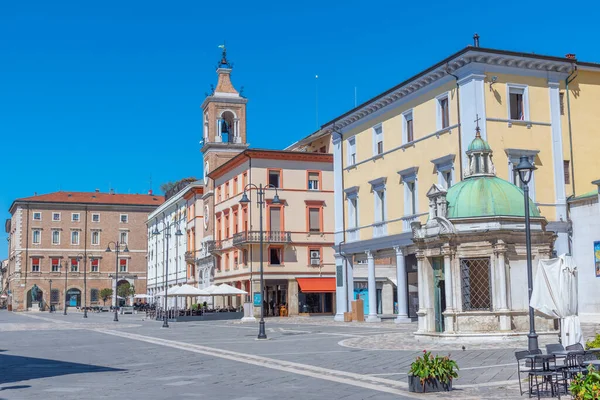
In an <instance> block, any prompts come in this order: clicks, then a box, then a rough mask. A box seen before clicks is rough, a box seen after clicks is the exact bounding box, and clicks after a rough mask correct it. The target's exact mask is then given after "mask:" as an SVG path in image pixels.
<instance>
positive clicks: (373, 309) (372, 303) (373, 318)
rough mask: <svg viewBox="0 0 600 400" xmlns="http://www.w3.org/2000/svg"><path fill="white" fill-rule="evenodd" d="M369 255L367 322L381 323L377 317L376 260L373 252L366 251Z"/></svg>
mask: <svg viewBox="0 0 600 400" xmlns="http://www.w3.org/2000/svg"><path fill="white" fill-rule="evenodd" d="M365 253H366V254H367V267H368V271H369V278H368V290H369V315H368V316H367V319H366V321H367V322H379V321H381V320H380V319H379V317H378V316H377V284H376V282H375V258H374V257H373V253H372V252H371V251H366V252H365Z"/></svg>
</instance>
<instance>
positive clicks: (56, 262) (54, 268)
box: [52, 258, 60, 272]
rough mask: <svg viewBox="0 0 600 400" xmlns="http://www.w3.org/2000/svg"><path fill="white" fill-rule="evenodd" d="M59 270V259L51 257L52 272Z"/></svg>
mask: <svg viewBox="0 0 600 400" xmlns="http://www.w3.org/2000/svg"><path fill="white" fill-rule="evenodd" d="M59 271H60V259H58V258H53V259H52V272H59Z"/></svg>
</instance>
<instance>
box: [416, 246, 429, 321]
mask: <svg viewBox="0 0 600 400" xmlns="http://www.w3.org/2000/svg"><path fill="white" fill-rule="evenodd" d="M424 269H425V255H424V254H423V252H422V251H418V252H417V282H418V285H417V290H418V291H419V292H418V295H419V310H418V311H417V316H418V318H419V319H418V321H419V322H418V332H427V309H426V307H425V297H426V291H427V286H426V285H427V282H425V275H426V274H425V271H424Z"/></svg>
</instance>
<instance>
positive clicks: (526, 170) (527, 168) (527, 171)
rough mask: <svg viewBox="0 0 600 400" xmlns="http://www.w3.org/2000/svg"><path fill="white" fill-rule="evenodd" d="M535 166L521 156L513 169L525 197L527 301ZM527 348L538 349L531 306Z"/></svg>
mask: <svg viewBox="0 0 600 400" xmlns="http://www.w3.org/2000/svg"><path fill="white" fill-rule="evenodd" d="M536 169H537V168H536V167H535V166H534V165H533V164H532V163H531V162H530V161H529V157H527V156H522V157H521V159H520V160H519V165H517V166H516V167H515V170H517V172H518V173H519V179H520V180H521V182H522V183H523V185H522V186H523V192H524V199H525V244H526V247H527V289H528V291H529V302H531V294H532V293H533V268H532V265H531V223H530V221H529V181H531V175H532V174H533V171H535V170H536ZM527 338H528V340H527V348H528V349H529V351H532V350H537V349H538V335H537V333H535V315H534V312H533V307H531V305H530V306H529V334H528V335H527Z"/></svg>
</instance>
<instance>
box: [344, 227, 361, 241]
mask: <svg viewBox="0 0 600 400" xmlns="http://www.w3.org/2000/svg"><path fill="white" fill-rule="evenodd" d="M346 233H347V235H346V241H347V242H356V241H357V240H358V238H359V236H358V229H356V228H352V229H348V230H347V231H346Z"/></svg>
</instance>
